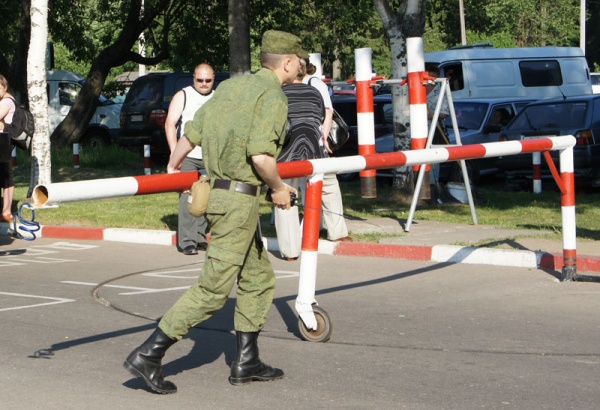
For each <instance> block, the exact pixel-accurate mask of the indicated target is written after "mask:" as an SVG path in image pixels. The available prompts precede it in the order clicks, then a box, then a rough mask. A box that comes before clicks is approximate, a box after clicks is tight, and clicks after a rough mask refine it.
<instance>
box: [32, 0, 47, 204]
mask: <svg viewBox="0 0 600 410" xmlns="http://www.w3.org/2000/svg"><path fill="white" fill-rule="evenodd" d="M47 42H48V0H32V1H31V39H30V41H29V53H28V57H27V90H28V94H29V110H30V111H31V113H32V114H33V117H34V119H35V134H34V136H33V141H32V144H31V145H32V148H31V178H30V182H29V190H28V192H27V197H28V198H29V197H31V195H32V193H33V188H35V186H36V185H38V184H49V183H50V182H52V181H51V162H50V134H49V132H48V97H47V95H46V44H47Z"/></svg>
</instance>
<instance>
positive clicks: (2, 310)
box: [0, 292, 75, 312]
mask: <svg viewBox="0 0 600 410" xmlns="http://www.w3.org/2000/svg"><path fill="white" fill-rule="evenodd" d="M0 295H6V296H15V297H22V298H33V299H48V300H52V301H53V302H47V303H37V304H35V305H26V306H15V307H10V308H4V309H0V312H4V311H7V310H18V309H28V308H34V307H40V306H48V305H57V304H59V303H68V302H75V300H73V299H63V298H51V297H48V296H37V295H25V294H22V293H9V292H0Z"/></svg>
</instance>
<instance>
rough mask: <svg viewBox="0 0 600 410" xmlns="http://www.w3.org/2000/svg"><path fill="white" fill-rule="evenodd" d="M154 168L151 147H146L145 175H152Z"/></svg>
mask: <svg viewBox="0 0 600 410" xmlns="http://www.w3.org/2000/svg"><path fill="white" fill-rule="evenodd" d="M151 173H152V168H151V167H150V145H147V144H146V145H144V175H150V174H151Z"/></svg>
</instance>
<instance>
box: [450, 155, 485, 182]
mask: <svg viewBox="0 0 600 410" xmlns="http://www.w3.org/2000/svg"><path fill="white" fill-rule="evenodd" d="M465 164H466V166H467V175H468V176H469V181H470V182H471V183H472V184H475V185H477V184H478V183H479V179H480V174H479V161H478V160H476V159H472V160H469V161H466V162H465ZM448 181H449V182H461V183H464V182H465V181H464V178H463V173H462V168H461V166H460V162H458V161H456V162H453V163H452V168H451V169H450V175H449V176H448Z"/></svg>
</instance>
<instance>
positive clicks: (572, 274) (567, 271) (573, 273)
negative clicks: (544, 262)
mask: <svg viewBox="0 0 600 410" xmlns="http://www.w3.org/2000/svg"><path fill="white" fill-rule="evenodd" d="M560 280H561V282H571V281H573V280H577V267H576V266H563V268H562V271H561V275H560Z"/></svg>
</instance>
